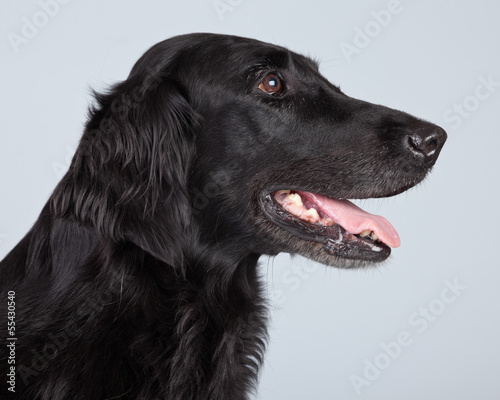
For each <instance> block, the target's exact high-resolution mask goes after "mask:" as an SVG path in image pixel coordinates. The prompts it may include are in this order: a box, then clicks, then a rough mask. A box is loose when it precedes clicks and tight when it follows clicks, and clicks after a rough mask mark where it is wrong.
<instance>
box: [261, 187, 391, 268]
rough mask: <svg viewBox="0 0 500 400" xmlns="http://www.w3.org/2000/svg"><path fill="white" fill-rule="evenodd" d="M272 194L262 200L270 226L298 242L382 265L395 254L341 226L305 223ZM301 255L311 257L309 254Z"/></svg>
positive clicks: (388, 248) (267, 193) (335, 254)
mask: <svg viewBox="0 0 500 400" xmlns="http://www.w3.org/2000/svg"><path fill="white" fill-rule="evenodd" d="M272 193H273V192H263V193H262V194H261V196H260V203H261V208H262V209H263V211H264V214H265V216H266V217H267V219H268V220H270V222H272V223H274V224H276V225H278V226H279V227H280V228H282V229H283V230H285V231H287V232H288V233H289V234H291V235H293V236H294V237H296V238H297V239H299V240H304V241H309V242H316V243H321V244H322V247H323V249H324V251H325V252H326V253H328V254H329V255H331V256H337V257H341V258H343V259H351V260H361V261H368V262H380V261H384V260H385V259H387V258H388V257H389V255H390V254H391V248H390V247H389V246H387V245H386V244H385V243H383V242H379V241H372V240H370V239H368V238H363V237H360V236H358V235H355V234H352V233H349V232H347V231H346V230H345V229H344V228H343V227H342V226H340V225H339V224H335V225H333V226H325V225H321V224H312V223H308V222H305V221H302V220H301V219H300V218H298V217H296V216H294V215H292V214H290V213H289V212H288V211H286V210H285V209H283V208H282V207H281V206H280V205H279V204H278V203H277V201H276V200H275V199H274V197H273V196H272ZM301 254H302V255H303V256H305V257H307V256H308V254H303V253H301Z"/></svg>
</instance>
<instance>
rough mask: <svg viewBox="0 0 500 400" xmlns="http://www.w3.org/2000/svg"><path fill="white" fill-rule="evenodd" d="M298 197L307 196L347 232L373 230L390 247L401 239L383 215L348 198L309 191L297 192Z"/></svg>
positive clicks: (397, 243) (396, 244)
mask: <svg viewBox="0 0 500 400" xmlns="http://www.w3.org/2000/svg"><path fill="white" fill-rule="evenodd" d="M298 193H299V195H300V197H302V198H303V199H304V198H308V199H309V200H310V201H311V202H313V203H315V204H317V205H318V206H319V207H320V208H321V209H322V210H323V211H324V212H325V214H327V215H328V216H329V217H330V218H331V219H332V220H333V221H334V222H335V223H336V224H339V225H340V226H341V227H342V228H344V229H345V230H346V231H347V232H349V233H353V234H358V233H361V232H363V231H365V230H369V231H373V232H375V234H376V235H377V237H378V238H379V239H380V240H381V241H382V242H384V243H385V244H386V245H388V246H390V247H399V245H400V244H401V240H400V239H399V235H398V233H397V232H396V229H394V227H393V226H392V225H391V223H390V222H389V221H387V220H386V219H385V218H384V217H381V216H379V215H373V214H370V213H367V212H366V211H363V210H362V209H361V208H359V207H358V206H356V205H355V204H353V203H351V202H350V201H349V200H335V199H331V198H329V197H325V196H321V195H319V194H315V193H310V192H298Z"/></svg>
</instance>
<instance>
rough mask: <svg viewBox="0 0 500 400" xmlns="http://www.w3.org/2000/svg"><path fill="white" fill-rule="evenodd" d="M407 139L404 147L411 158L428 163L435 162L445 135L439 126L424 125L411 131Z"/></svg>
mask: <svg viewBox="0 0 500 400" xmlns="http://www.w3.org/2000/svg"><path fill="white" fill-rule="evenodd" d="M407 138H408V139H407V143H406V146H407V148H408V150H409V151H410V152H411V153H412V154H413V156H414V157H415V158H417V159H419V160H422V161H424V162H426V163H429V162H434V161H436V159H437V157H438V155H439V152H440V151H441V149H442V147H443V145H444V142H445V141H446V138H447V135H446V132H445V131H444V129H442V128H440V127H439V126H437V125H433V124H425V125H424V126H420V127H417V128H416V129H414V130H412V132H411V133H410V134H409V135H408V136H407Z"/></svg>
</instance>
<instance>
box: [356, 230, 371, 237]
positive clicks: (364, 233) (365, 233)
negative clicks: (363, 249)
mask: <svg viewBox="0 0 500 400" xmlns="http://www.w3.org/2000/svg"><path fill="white" fill-rule="evenodd" d="M371 233H373V232H372V231H370V230H365V231H363V232H361V233H360V234H359V236H361V237H365V236H369V235H370V234H371Z"/></svg>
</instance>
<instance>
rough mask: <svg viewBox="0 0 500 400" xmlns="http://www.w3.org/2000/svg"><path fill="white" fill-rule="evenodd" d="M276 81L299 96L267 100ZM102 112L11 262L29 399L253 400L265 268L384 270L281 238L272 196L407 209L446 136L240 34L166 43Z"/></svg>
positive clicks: (22, 376)
mask: <svg viewBox="0 0 500 400" xmlns="http://www.w3.org/2000/svg"><path fill="white" fill-rule="evenodd" d="M270 73H273V74H275V75H277V76H278V77H279V78H280V79H281V80H282V82H283V83H284V85H285V90H284V92H283V93H281V94H278V95H272V94H268V93H265V92H264V91H262V90H261V89H259V85H260V83H261V82H262V81H263V79H264V78H265V77H266V76H267V75H268V74H270ZM96 100H97V101H96V104H95V106H94V107H93V108H92V109H91V111H90V115H89V120H88V123H87V125H86V129H85V132H84V134H83V137H82V139H81V142H80V145H79V147H78V149H77V151H76V154H75V156H74V158H73V161H72V163H71V166H70V168H69V171H68V172H67V174H66V175H65V176H64V178H63V179H62V181H61V182H60V183H59V184H58V186H57V187H56V189H55V191H54V193H53V194H52V196H51V197H50V199H49V201H48V203H47V204H46V206H45V207H44V208H43V210H42V212H41V215H40V217H39V219H38V221H37V222H36V223H35V225H34V226H33V228H32V229H31V230H30V231H29V232H28V234H27V235H26V236H25V237H24V239H23V240H22V241H21V242H20V243H19V244H18V245H17V246H16V247H15V248H14V249H13V250H12V251H11V252H10V253H9V254H8V255H7V256H6V258H5V259H4V260H3V261H2V262H1V264H0V273H1V275H0V276H1V285H0V289H1V293H2V294H1V299H2V300H1V301H2V305H1V307H0V308H1V311H0V313H1V314H0V315H1V325H0V337H1V338H6V337H7V332H6V327H7V318H6V304H7V293H8V291H15V293H16V295H15V302H16V314H15V323H16V331H15V332H16V335H17V338H18V341H17V347H16V352H15V354H16V364H15V366H16V394H17V395H18V397H19V398H20V399H26V400H36V399H43V400H61V399H68V400H79V399H82V400H83V399H85V400H88V399H111V398H113V399H118V398H119V399H142V400H153V399H169V400H188V399H197V400H202V399H214V400H218V399H221V400H222V399H227V400H238V399H247V398H248V397H247V396H248V393H249V391H251V390H252V389H253V388H254V387H255V384H256V380H257V376H258V369H259V366H260V364H261V362H262V356H263V352H264V345H265V342H266V308H265V301H264V299H263V296H262V285H261V282H260V278H259V274H258V271H257V261H258V259H259V257H260V255H262V254H270V255H275V254H277V253H279V252H282V251H286V252H290V253H299V254H302V255H305V256H307V257H309V258H311V259H314V260H317V261H320V262H322V263H324V264H328V265H336V266H340V267H355V266H361V265H364V264H365V263H367V262H369V261H373V260H369V259H365V258H363V257H359V256H356V254H354V253H349V254H350V255H349V256H345V255H342V254H340V253H338V254H334V253H332V252H327V251H325V250H324V249H323V248H322V245H321V244H320V243H318V242H316V241H309V240H304V239H303V238H302V239H300V238H299V237H297V236H295V235H294V234H293V231H288V230H286V229H282V228H281V227H280V226H279V225H278V224H276V223H274V222H273V221H272V218H269V216H268V215H266V213H265V212H264V208H265V206H264V205H263V204H264V199H265V198H266V197H265V196H266V195H267V194H269V193H271V192H272V191H275V190H277V189H286V188H289V189H290V188H291V189H302V190H307V191H311V192H317V193H322V194H325V195H328V196H331V197H338V198H367V197H380V196H387V195H393V194H396V193H398V192H401V191H403V190H405V189H407V188H409V187H410V186H413V185H415V184H416V183H418V182H420V181H421V180H422V179H423V178H424V176H425V175H426V173H427V172H428V171H429V170H430V168H431V167H432V165H433V164H434V162H435V160H436V158H437V154H439V150H440V148H441V146H442V144H443V143H444V140H445V134H444V132H443V131H442V130H440V128H438V127H436V126H434V125H432V124H429V123H427V122H424V121H421V120H418V119H416V118H414V117H411V116H410V115H408V114H405V113H402V112H399V111H395V110H391V109H388V108H385V107H383V106H378V105H373V104H369V103H366V102H362V101H359V100H355V99H352V98H349V97H347V96H346V95H344V94H343V93H342V92H341V91H340V89H339V88H338V87H336V86H334V85H332V84H330V83H329V82H328V81H327V80H326V79H325V78H323V77H322V76H321V75H320V74H319V72H318V68H317V65H316V63H315V62H314V61H312V60H310V59H308V58H306V57H303V56H300V55H298V54H295V53H292V52H290V51H288V50H286V49H284V48H282V47H278V46H274V45H270V44H265V43H262V42H258V41H255V40H251V39H244V38H239V37H234V36H223V35H213V34H192V35H185V36H178V37H175V38H172V39H169V40H166V41H164V42H161V43H159V44H157V45H156V46H154V47H152V48H151V49H150V50H149V51H148V52H147V53H146V54H145V55H144V56H143V57H142V58H141V59H140V60H139V61H138V62H137V63H136V65H135V66H134V68H133V69H132V72H131V73H130V76H129V77H128V79H127V80H125V81H124V82H122V83H120V84H118V85H116V86H115V87H113V88H112V90H111V91H110V92H109V93H106V94H96ZM430 137H432V140H430V139H429V138H430ZM431 141H432V143H431ZM425 146H430V147H431V149H430V150H429V148H426V147H425ZM346 254H347V253H346ZM6 350H8V349H7V348H6V347H5V345H2V347H1V349H0V358H1V359H0V372H1V376H2V379H1V383H0V389H1V395H0V396H7V395H8V394H9V392H8V391H7V387H8V385H6V374H7V371H8V367H9V365H8V363H7V359H8V355H9V354H8V352H6ZM2 398H4V397H2Z"/></svg>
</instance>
